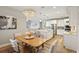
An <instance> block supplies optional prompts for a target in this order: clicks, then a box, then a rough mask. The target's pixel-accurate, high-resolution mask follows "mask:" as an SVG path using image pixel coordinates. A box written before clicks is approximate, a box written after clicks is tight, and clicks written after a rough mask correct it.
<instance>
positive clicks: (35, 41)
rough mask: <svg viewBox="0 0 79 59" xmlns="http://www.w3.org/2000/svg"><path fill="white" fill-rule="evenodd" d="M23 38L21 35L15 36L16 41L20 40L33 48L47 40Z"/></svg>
mask: <svg viewBox="0 0 79 59" xmlns="http://www.w3.org/2000/svg"><path fill="white" fill-rule="evenodd" d="M24 37H25V36H23V35H22V36H17V37H16V39H17V40H20V41H22V42H24V43H26V44H28V45H31V46H33V47H38V46H40V45H42V44H43V43H44V42H46V41H47V40H48V39H42V38H38V37H34V38H33V39H25V38H24Z"/></svg>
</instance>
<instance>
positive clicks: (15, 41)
mask: <svg viewBox="0 0 79 59" xmlns="http://www.w3.org/2000/svg"><path fill="white" fill-rule="evenodd" d="M10 42H11V45H12V47H13V49H14V51H15V52H19V51H20V50H19V46H18V43H17V40H14V39H10Z"/></svg>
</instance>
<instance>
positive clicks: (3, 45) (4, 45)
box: [0, 43, 11, 48]
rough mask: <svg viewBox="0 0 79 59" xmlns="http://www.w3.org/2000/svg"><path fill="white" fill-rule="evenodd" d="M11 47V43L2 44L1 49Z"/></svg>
mask: <svg viewBox="0 0 79 59" xmlns="http://www.w3.org/2000/svg"><path fill="white" fill-rule="evenodd" d="M9 45H11V44H10V43H6V44H2V45H0V48H2V47H6V46H9Z"/></svg>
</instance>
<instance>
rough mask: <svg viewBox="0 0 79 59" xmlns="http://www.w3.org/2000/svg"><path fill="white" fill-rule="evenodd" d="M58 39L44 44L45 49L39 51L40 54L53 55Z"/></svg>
mask: <svg viewBox="0 0 79 59" xmlns="http://www.w3.org/2000/svg"><path fill="white" fill-rule="evenodd" d="M57 41H58V40H57V39H54V38H52V39H50V40H48V41H46V42H45V43H44V47H43V48H42V49H40V50H39V51H38V53H51V51H52V48H54V46H55V45H56V44H57Z"/></svg>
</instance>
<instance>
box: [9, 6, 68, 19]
mask: <svg viewBox="0 0 79 59" xmlns="http://www.w3.org/2000/svg"><path fill="white" fill-rule="evenodd" d="M10 8H13V9H16V10H18V11H20V12H23V11H24V10H27V9H33V10H35V11H36V16H37V17H41V18H44V19H45V18H56V17H64V16H67V7H66V6H54V7H53V6H10ZM36 16H35V17H36Z"/></svg>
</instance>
